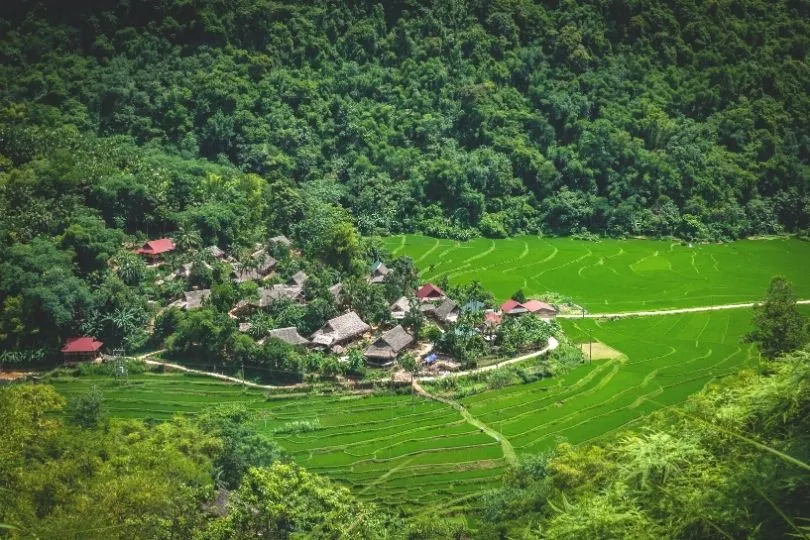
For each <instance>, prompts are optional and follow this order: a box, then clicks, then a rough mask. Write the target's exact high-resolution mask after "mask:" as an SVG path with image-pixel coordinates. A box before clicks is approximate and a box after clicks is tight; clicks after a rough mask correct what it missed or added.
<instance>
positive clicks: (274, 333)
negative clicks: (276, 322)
mask: <svg viewBox="0 0 810 540" xmlns="http://www.w3.org/2000/svg"><path fill="white" fill-rule="evenodd" d="M267 337H271V338H276V339H280V340H281V341H283V342H284V343H288V344H290V345H307V344H309V340H308V339H307V338H305V337H304V336H302V335H301V334H299V333H298V329H297V328H296V327H294V326H288V327H287V328H276V329H275V330H270V331H269V332H268V333H267ZM261 343H264V340H262V341H261Z"/></svg>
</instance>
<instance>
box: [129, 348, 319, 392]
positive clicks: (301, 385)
mask: <svg viewBox="0 0 810 540" xmlns="http://www.w3.org/2000/svg"><path fill="white" fill-rule="evenodd" d="M162 352H163V351H153V352H150V353H146V354H142V355H141V356H136V357H135V358H136V359H137V360H142V361H143V362H145V363H147V364H149V365H152V366H163V367H167V368H169V369H176V370H177V371H183V372H185V373H193V374H194V375H203V376H205V377H213V378H215V379H220V380H222V381H228V382H232V383H236V384H241V385H243V386H249V387H250V388H259V389H262V390H284V389H289V388H302V389H303V388H309V385H308V384H306V383H299V384H290V385H287V386H273V385H270V384H258V383H254V382H250V381H244V380H242V379H240V378H238V377H231V376H230V375H223V374H221V373H214V372H212V371H201V370H199V369H192V368H188V367H186V366H181V365H180V364H173V363H171V362H161V361H159V360H150V358H149V357H150V356H154V355H156V354H160V353H162Z"/></svg>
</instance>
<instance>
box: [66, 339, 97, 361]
mask: <svg viewBox="0 0 810 540" xmlns="http://www.w3.org/2000/svg"><path fill="white" fill-rule="evenodd" d="M103 346H104V343H102V342H101V341H98V340H97V339H95V338H92V337H87V336H81V337H72V338H68V339H67V341H65V345H64V346H63V347H62V349H61V352H62V358H64V360H65V362H82V361H91V360H95V359H96V358H98V357H99V354H100V353H99V351H100V350H101V348H102V347H103Z"/></svg>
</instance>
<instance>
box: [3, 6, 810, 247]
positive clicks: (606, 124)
mask: <svg viewBox="0 0 810 540" xmlns="http://www.w3.org/2000/svg"><path fill="white" fill-rule="evenodd" d="M3 13H4V15H3V17H2V18H0V36H4V37H3V38H2V39H0V77H2V80H3V81H4V84H3V87H2V90H0V171H2V172H0V187H2V186H7V187H6V189H3V190H2V195H0V199H2V205H0V207H3V208H4V209H5V208H12V209H13V208H14V207H15V206H16V205H17V203H18V202H19V199H21V200H22V201H25V203H26V205H31V204H36V205H38V207H39V208H40V209H43V210H45V211H46V212H55V213H57V214H58V213H60V212H65V209H64V204H65V203H64V201H62V200H61V199H60V197H59V196H56V197H54V193H53V191H52V190H51V191H49V192H48V193H36V194H29V193H25V194H21V193H19V191H20V189H19V187H18V186H16V185H15V182H23V180H22V179H20V177H24V178H25V182H33V183H37V184H41V183H44V182H49V181H53V180H55V179H59V180H61V181H63V182H66V180H65V179H64V177H65V176H67V177H70V181H69V182H68V185H63V186H61V188H62V190H61V191H60V194H64V195H65V196H70V197H74V198H78V200H79V201H80V202H83V203H84V204H87V205H89V206H91V207H93V208H96V209H98V210H99V211H101V212H102V213H103V214H104V217H105V219H106V221H107V222H108V224H110V225H113V224H115V225H120V223H119V222H116V221H115V220H116V218H117V217H118V216H115V215H112V213H111V212H110V211H109V210H108V209H105V208H103V204H104V203H103V202H102V201H99V200H98V198H94V197H92V196H90V194H91V193H92V192H93V191H95V190H96V189H97V185H96V184H97V183H98V182H101V181H104V180H108V177H109V175H110V174H113V173H116V172H118V173H120V174H122V175H124V176H126V177H127V179H126V180H124V183H125V184H126V186H125V188H128V190H129V191H130V192H134V193H138V192H139V191H142V190H146V191H149V192H150V195H152V196H153V197H154V198H156V199H157V203H156V205H157V206H158V208H152V207H150V206H149V205H145V207H143V208H141V209H139V211H141V212H144V213H147V215H148V213H149V212H150V211H152V210H154V211H155V212H156V213H158V214H160V216H156V217H154V218H152V216H148V218H151V219H147V218H145V219H146V220H147V222H148V227H149V228H150V230H155V229H162V230H171V229H172V228H174V227H176V226H177V225H178V217H177V216H176V215H175V212H173V210H175V208H176V207H177V206H179V207H180V208H184V207H185V206H186V205H194V200H193V199H189V198H188V195H187V193H186V192H183V189H186V191H188V189H187V186H177V185H172V186H170V187H168V188H167V186H165V183H164V185H158V186H155V185H152V184H150V182H149V180H147V179H146V178H144V177H145V176H148V174H145V173H146V171H143V170H142V169H139V168H137V167H135V168H133V167H132V164H131V163H129V162H127V161H126V160H125V159H123V157H124V156H126V155H128V154H129V148H130V145H131V144H134V145H136V146H143V147H146V148H148V149H149V150H148V151H149V152H150V153H152V154H155V153H157V154H165V155H166V157H165V158H164V159H163V162H164V163H163V164H162V165H163V166H164V167H165V169H166V171H165V174H166V175H168V176H169V178H170V179H171V180H170V181H172V182H175V183H176V180H175V178H176V177H178V176H185V177H188V176H189V175H190V176H192V177H194V176H196V175H199V174H200V169H201V168H203V167H205V166H204V165H198V164H196V163H192V164H188V163H184V162H183V161H182V160H192V161H193V160H197V159H204V160H208V161H211V162H215V163H218V164H220V165H222V166H224V167H226V168H233V169H236V170H238V171H241V172H243V173H255V174H256V175H258V176H259V177H261V178H262V179H263V180H264V181H266V182H269V183H271V184H274V183H275V182H284V183H286V182H290V183H292V185H295V186H298V187H300V188H301V190H302V192H303V193H304V194H305V196H313V197H316V198H317V199H319V200H323V201H329V202H334V203H339V204H340V205H342V206H344V207H346V208H348V209H349V210H350V212H351V213H352V214H353V215H354V217H355V220H356V223H357V226H358V227H359V230H360V232H361V233H364V234H372V233H382V234H385V233H391V232H415V231H416V232H424V233H427V234H430V235H433V236H443V237H453V238H468V237H472V236H475V235H478V234H483V235H486V236H491V237H498V236H505V235H511V234H515V233H535V232H538V231H545V232H555V233H563V234H567V233H572V232H582V231H583V230H588V231H592V232H596V233H599V234H614V235H616V234H618V235H622V234H644V235H650V236H659V235H672V234H674V235H678V236H681V237H686V238H689V239H730V238H736V237H740V236H744V235H751V234H764V233H773V232H779V231H783V230H786V231H796V230H801V229H806V228H807V227H808V226H809V225H810V199H809V198H808V180H810V169H808V159H810V136H809V135H810V132H808V129H810V128H808V126H810V97H808V89H810V71H809V70H808V64H807V52H808V46H809V45H810V38H808V36H809V35H810V32H809V31H808V30H810V23H809V22H808V21H810V5H809V4H808V3H807V2H805V1H778V2H764V1H761V0H737V1H728V0H723V1H721V2H713V3H703V2H690V1H679V2H672V3H665V2H655V1H642V2H632V3H626V2H617V1H612V0H587V1H582V2H573V1H564V2H556V1H555V2H547V3H534V2H530V1H527V0H513V1H498V2H484V1H481V0H473V1H469V2H463V1H446V2H439V1H436V2H416V1H396V2H385V3H381V4H375V3H367V2H349V3H337V2H327V1H317V2H307V3H292V2H289V3H284V2H271V1H268V0H240V1H239V2H223V1H220V0H194V1H166V2H160V3H155V2H147V1H142V0H135V1H132V2H117V1H112V0H96V1H92V2H91V1H78V2H72V3H71V9H70V10H65V9H64V8H63V6H62V3H61V2H56V1H54V0H38V1H27V0H26V1H23V0H9V1H8V2H5V3H4V11H3ZM64 126H69V127H64ZM55 133H58V135H55ZM119 135H122V136H125V138H123V139H121V138H109V137H115V136H119ZM96 137H100V138H101V139H99V140H96ZM80 141H81V142H80ZM77 145H84V146H88V145H90V146H92V147H93V148H95V153H97V154H105V155H109V154H110V153H112V154H114V155H116V156H117V157H118V160H117V161H116V162H115V163H113V164H110V165H111V167H110V170H107V171H103V172H101V174H97V175H94V174H93V172H95V173H99V172H100V171H92V172H89V171H86V170H81V168H80V167H79V170H76V169H77V167H78V164H76V163H72V162H71V161H70V160H69V159H67V157H66V156H68V155H70V154H73V153H75V151H76V146H77ZM169 156H176V157H169ZM43 161H44V162H45V163H46V164H48V163H50V164H51V166H50V167H47V166H45V167H43V166H40V167H37V166H33V165H32V163H34V162H37V163H40V164H42V162H43ZM43 169H44V170H43ZM130 175H132V176H134V178H133V177H132V176H130ZM142 184H145V185H142ZM277 187H278V186H277ZM156 188H157V189H156ZM279 189H281V188H280V187H279ZM8 191H12V192H13V193H8ZM120 191H121V190H119V193H118V197H119V200H118V201H117V202H118V204H119V205H121V204H124V203H123V201H122V200H120V197H121V194H120ZM155 191H157V193H155ZM172 196H174V197H175V198H178V199H179V200H177V201H176V202H175V206H174V207H171V208H170V209H169V210H168V211H167V210H166V209H165V208H163V207H164V206H165V205H166V204H171V201H170V202H169V203H166V202H164V201H163V200H161V199H166V198H167V197H168V198H170V199H171V197H172ZM14 197H18V198H19V199H17V200H12V199H14ZM29 197H33V199H34V201H31V200H29ZM113 198H115V197H114V196H113ZM113 202H115V201H113ZM128 202H129V203H130V204H131V203H133V202H134V201H132V200H131V199H129V200H128ZM152 206H155V204H153V205H152ZM15 212H17V211H16V210H14V211H10V212H7V213H6V214H7V215H6V217H4V218H2V220H0V231H2V229H9V228H11V229H13V228H14V226H15V224H14V214H15ZM8 213H10V214H11V215H10V216H9V215H8ZM293 213H294V212H293ZM285 217H288V216H285ZM10 221H11V223H9V222H10ZM279 221H280V223H279V225H280V226H282V227H289V226H290V220H285V219H281V220H279ZM125 224H126V225H128V226H129V227H130V228H133V229H138V230H143V229H144V227H146V226H147V223H140V222H136V223H132V222H125ZM287 232H288V231H287ZM240 233H241V229H240ZM240 233H237V234H240Z"/></svg>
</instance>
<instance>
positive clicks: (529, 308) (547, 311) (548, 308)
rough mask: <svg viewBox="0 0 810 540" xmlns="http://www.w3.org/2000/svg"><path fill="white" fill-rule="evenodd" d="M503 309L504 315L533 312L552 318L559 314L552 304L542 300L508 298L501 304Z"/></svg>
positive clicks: (542, 316) (542, 317)
mask: <svg viewBox="0 0 810 540" xmlns="http://www.w3.org/2000/svg"><path fill="white" fill-rule="evenodd" d="M501 311H502V312H503V314H504V315H524V314H526V313H531V314H533V315H536V316H538V317H540V318H541V319H551V318H553V317H555V316H556V315H557V310H556V309H555V308H554V306H552V305H551V304H547V303H545V302H541V301H540V300H526V301H525V302H523V303H520V302H518V301H517V300H507V301H506V302H504V303H503V304H501Z"/></svg>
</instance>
